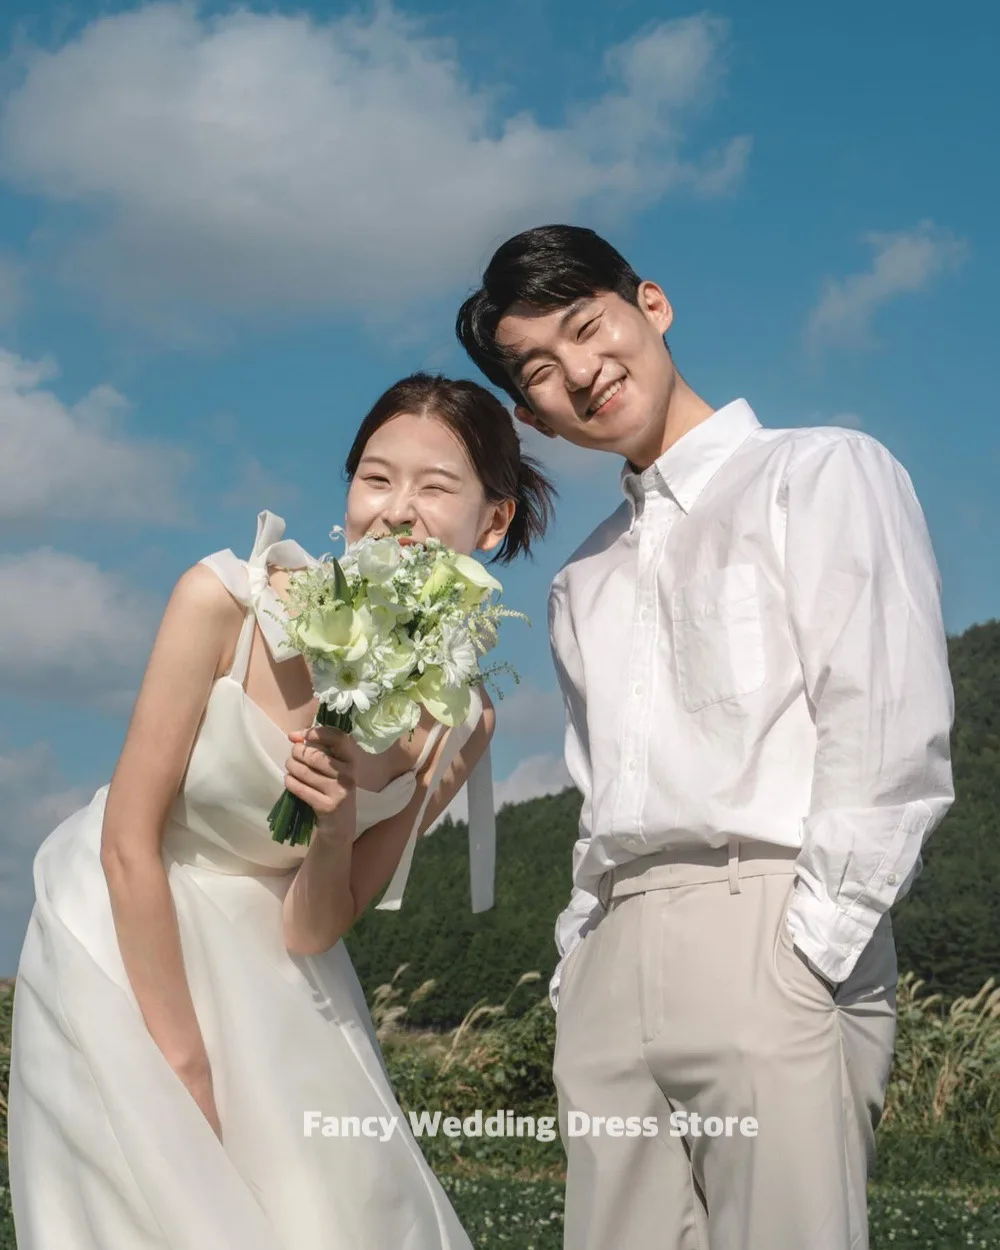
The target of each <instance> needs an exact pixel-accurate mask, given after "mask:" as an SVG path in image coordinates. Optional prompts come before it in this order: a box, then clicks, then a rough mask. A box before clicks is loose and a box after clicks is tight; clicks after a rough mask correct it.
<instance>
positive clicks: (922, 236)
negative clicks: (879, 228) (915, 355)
mask: <svg viewBox="0 0 1000 1250" xmlns="http://www.w3.org/2000/svg"><path fill="white" fill-rule="evenodd" d="M865 242H866V243H867V244H868V245H869V246H870V247H871V248H872V249H873V252H874V256H873V258H872V264H871V268H870V269H869V270H868V271H867V272H865V273H855V274H850V275H849V276H848V277H846V278H841V279H834V278H830V279H828V280H827V283H826V286H825V288H824V291H823V295H822V297H821V298H820V301H819V303H818V304H817V305H816V307H815V308H814V309H813V311H812V313H811V314H810V317H809V323H808V326H807V328H806V337H807V340H808V342H809V344H810V346H811V347H813V348H814V349H816V348H820V347H825V346H828V345H831V344H838V343H839V344H844V345H847V346H866V345H870V344H871V342H872V333H871V322H872V318H873V317H874V315H875V313H876V312H877V310H878V309H879V308H880V307H881V306H882V305H883V304H886V303H888V302H889V301H890V300H893V299H896V298H898V297H899V296H901V295H913V294H916V293H918V292H920V291H923V290H926V289H927V287H928V286H929V285H930V284H931V282H932V281H933V280H934V279H935V278H937V277H939V276H940V275H942V274H944V273H947V272H949V271H951V270H954V269H956V268H957V267H958V266H959V265H961V263H962V262H963V261H964V260H965V258H966V256H967V255H968V245H967V244H966V243H965V242H964V240H962V239H959V238H956V236H955V235H953V234H952V233H951V232H949V231H947V230H943V229H940V228H939V227H937V226H935V225H934V224H933V222H930V221H922V222H921V223H920V224H919V225H918V226H916V227H915V228H914V229H913V230H900V231H895V232H893V233H874V232H873V233H870V234H868V235H866V236H865Z"/></svg>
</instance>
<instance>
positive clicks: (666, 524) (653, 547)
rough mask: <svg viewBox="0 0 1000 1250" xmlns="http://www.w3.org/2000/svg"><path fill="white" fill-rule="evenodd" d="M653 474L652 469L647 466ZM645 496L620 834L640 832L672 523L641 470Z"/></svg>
mask: <svg viewBox="0 0 1000 1250" xmlns="http://www.w3.org/2000/svg"><path fill="white" fill-rule="evenodd" d="M649 473H650V475H652V474H655V473H656V470H655V468H653V469H651V470H649ZM642 489H643V492H644V501H643V507H642V513H641V516H639V517H638V518H637V519H636V528H637V529H638V530H639V542H638V545H637V548H636V567H635V612H634V616H633V622H632V639H631V647H630V652H629V659H628V664H627V668H626V673H625V677H626V686H625V696H626V711H625V715H624V717H623V718H622V734H621V741H620V744H619V747H620V757H619V758H620V760H621V772H620V775H619V784H618V794H617V797H616V802H615V811H614V817H613V824H614V828H615V830H616V831H617V832H618V833H619V834H620V835H623V836H625V837H629V836H632V837H635V838H639V839H641V838H642V837H643V836H644V832H645V830H644V828H643V809H644V807H645V803H646V792H647V788H648V780H649V737H650V724H651V717H652V710H653V706H652V704H653V663H654V658H655V651H656V637H657V630H658V625H659V620H658V618H659V611H658V609H659V601H658V597H657V593H656V567H657V564H658V562H659V557H660V553H661V550H662V547H663V544H664V542H665V541H666V536H667V533H668V531H669V528H670V525H671V523H672V515H671V501H670V500H669V499H667V498H666V496H665V495H664V494H662V493H661V491H660V490H658V489H657V479H655V478H654V477H652V476H650V477H648V478H647V476H646V475H645V474H644V475H643V478H642Z"/></svg>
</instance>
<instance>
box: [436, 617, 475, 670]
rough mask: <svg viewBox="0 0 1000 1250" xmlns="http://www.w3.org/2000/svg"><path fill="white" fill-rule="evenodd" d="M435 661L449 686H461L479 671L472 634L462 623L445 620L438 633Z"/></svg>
mask: <svg viewBox="0 0 1000 1250" xmlns="http://www.w3.org/2000/svg"><path fill="white" fill-rule="evenodd" d="M436 659H437V663H438V665H439V666H440V668H441V672H442V673H443V674H444V679H445V682H446V683H447V684H448V685H449V686H461V685H464V684H465V682H467V681H468V680H469V678H470V677H474V676H475V674H476V673H477V672H478V671H479V661H478V659H477V657H476V648H475V645H474V644H473V641H472V636H471V635H470V633H469V631H468V630H467V629H466V628H465V627H464V626H463V625H455V624H452V623H451V622H450V621H445V622H444V623H443V624H442V626H441V630H440V633H439V635H438V645H437V657H436Z"/></svg>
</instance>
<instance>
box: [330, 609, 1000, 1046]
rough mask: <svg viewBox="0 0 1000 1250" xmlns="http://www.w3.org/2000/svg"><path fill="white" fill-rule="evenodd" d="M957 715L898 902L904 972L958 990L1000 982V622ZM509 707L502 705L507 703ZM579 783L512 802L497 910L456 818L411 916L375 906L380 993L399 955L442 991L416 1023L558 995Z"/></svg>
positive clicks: (415, 1014) (966, 661)
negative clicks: (488, 904) (479, 888)
mask: <svg viewBox="0 0 1000 1250" xmlns="http://www.w3.org/2000/svg"><path fill="white" fill-rule="evenodd" d="M949 649H950V662H951V671H952V678H953V681H954V684H955V701H956V717H955V728H954V732H953V735H952V748H953V765H954V774H955V789H956V795H957V798H956V802H955V804H954V806H953V807H952V809H951V811H950V812H949V814H948V815H947V816H946V817H945V819H944V821H943V822H942V824H941V826H940V827H939V828H938V830H937V831H936V832H935V833H934V835H933V836H932V838H931V840H930V841H929V843H928V844H927V847H926V850H925V853H924V871H923V872H922V873H921V874H920V876H919V877H918V878H917V880H916V881H915V883H914V885H913V888H912V889H911V891H910V894H909V895H908V897H907V898H905V899H904V900H903V901H902V902H900V903H899V904H898V906H897V907H895V908H894V909H893V924H894V928H895V932H896V944H897V948H898V951H899V964H900V971H901V972H907V971H912V972H914V973H915V974H916V975H917V976H918V977H920V978H922V979H923V980H924V981H925V982H926V983H927V987H926V988H927V990H928V991H936V992H939V993H941V994H943V995H944V996H945V997H946V998H953V997H956V996H958V995H972V994H975V993H976V992H977V991H978V990H979V988H980V986H982V984H983V983H984V982H985V981H986V980H987V979H988V978H989V977H991V976H995V977H1000V622H997V621H993V622H990V623H989V624H986V625H977V626H974V627H973V628H971V629H969V630H967V631H966V632H965V633H964V634H962V635H961V636H959V637H956V638H952V639H950V640H949ZM501 715H502V711H501ZM579 813H580V796H579V794H578V793H577V791H576V790H572V789H569V790H564V791H563V792H562V793H561V794H558V795H553V796H550V797H546V798H540V799H532V800H530V801H529V802H526V803H518V804H512V805H509V806H507V807H505V808H503V809H502V811H501V812H500V813H499V814H498V816H497V842H498V847H497V879H496V899H497V901H496V906H495V907H494V908H493V910H492V911H489V912H485V913H483V914H481V915H478V916H473V915H472V914H471V913H470V911H469V886H468V851H467V843H466V828H465V825H464V824H456V823H452V822H448V821H446V822H444V823H443V824H442V825H441V826H439V828H438V829H437V830H435V832H434V833H433V834H432V835H431V836H430V837H429V838H427V839H426V841H425V842H424V843H423V844H422V845H421V846H420V847H419V848H418V851H417V854H416V856H415V858H414V865H413V871H412V875H411V877H410V881H409V884H408V886H407V892H406V898H405V900H404V902H403V906H402V908H401V910H400V911H399V912H379V911H369V912H368V914H367V915H366V916H365V917H364V918H363V919H362V920H361V922H360V923H359V924H358V925H357V927H356V928H355V929H354V931H353V932H352V933H351V934H350V935H349V936H348V939H347V944H348V947H349V949H350V952H351V957H352V959H353V960H354V962H355V966H356V967H357V970H358V974H359V976H360V977H361V980H362V983H363V985H364V986H365V989H366V991H367V992H368V995H369V998H370V997H371V995H372V993H373V991H374V989H375V988H376V987H377V986H378V985H380V984H383V983H384V982H387V981H389V980H390V979H391V978H392V976H393V974H394V973H395V971H396V969H397V968H398V967H399V965H400V964H403V963H408V964H409V967H408V968H407V970H406V972H405V973H404V974H403V975H402V976H401V977H400V979H399V981H398V982H397V984H398V985H399V987H400V988H401V989H402V990H403V991H404V997H405V992H406V991H408V990H410V989H413V988H415V987H416V986H417V985H419V984H420V983H421V982H423V981H425V980H427V979H429V978H433V979H434V980H435V982H436V987H435V990H434V992H433V993H431V994H429V995H427V996H426V997H425V998H423V999H422V1000H421V1001H420V1002H419V1003H415V1004H414V1005H413V1007H412V1008H411V1009H410V1012H409V1013H408V1019H409V1020H410V1022H411V1023H414V1024H418V1025H422V1026H426V1027H432V1028H450V1027H453V1026H455V1025H456V1024H458V1023H459V1021H461V1019H462V1017H463V1016H464V1015H465V1013H466V1012H467V1011H468V1009H469V1008H470V1006H472V1004H473V1003H475V1002H477V1001H479V1000H480V999H483V998H485V999H487V1000H488V1001H489V1002H491V1003H496V1002H500V1001H502V1000H503V999H504V997H505V996H506V995H507V993H508V992H509V989H510V987H511V986H512V985H514V984H515V983H516V981H517V979H518V977H519V976H520V975H521V974H522V973H523V972H525V971H526V970H528V969H536V970H537V971H539V972H540V973H541V974H542V975H541V980H540V981H538V982H536V983H534V984H531V985H526V986H524V987H522V988H521V989H519V990H518V992H517V993H518V998H517V999H516V1000H515V1001H514V1002H512V1003H511V1007H512V1008H513V1009H514V1010H517V1008H518V1007H519V1006H522V1007H527V1006H528V1005H529V1003H531V1002H532V1001H534V1000H535V999H537V998H538V997H539V996H541V995H542V994H544V993H545V989H546V984H547V980H548V977H549V976H550V974H551V972H552V970H553V968H554V966H555V957H556V951H555V945H554V939H553V928H554V924H555V918H556V916H557V915H558V913H559V912H560V911H561V910H562V908H563V907H564V906H565V905H566V901H567V899H568V897H569V890H570V876H569V874H570V852H571V849H572V846H573V842H574V841H575V839H576V836H577V821H578V818H579Z"/></svg>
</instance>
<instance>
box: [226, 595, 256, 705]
mask: <svg viewBox="0 0 1000 1250" xmlns="http://www.w3.org/2000/svg"><path fill="white" fill-rule="evenodd" d="M256 623H257V613H256V612H255V611H254V610H253V608H252V607H251V608H249V609H248V611H247V614H246V616H245V617H244V618H243V628H242V629H241V630H240V636H239V638H237V640H236V650H235V652H234V653H233V662H232V664H231V665H230V666H229V676H230V677H231V678H232V679H233V681H238V682H239V683H240V685H241V686H246V680H247V670H248V669H249V667H250V650H251V648H252V647H253V628H254V625H256Z"/></svg>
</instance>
